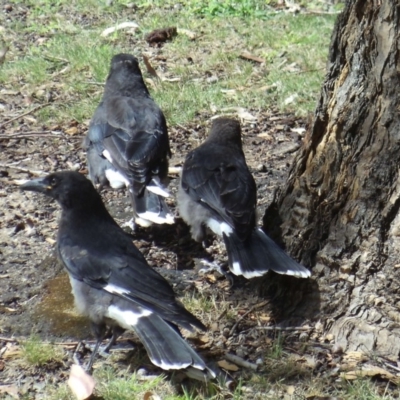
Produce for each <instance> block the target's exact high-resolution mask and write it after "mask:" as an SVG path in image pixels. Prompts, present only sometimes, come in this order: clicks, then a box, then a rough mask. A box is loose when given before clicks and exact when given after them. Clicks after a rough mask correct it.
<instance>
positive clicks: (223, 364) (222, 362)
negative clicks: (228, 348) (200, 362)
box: [217, 360, 239, 371]
mask: <svg viewBox="0 0 400 400" xmlns="http://www.w3.org/2000/svg"><path fill="white" fill-rule="evenodd" d="M217 364H218V366H219V367H221V368H223V369H225V370H227V371H238V370H239V367H238V366H237V365H236V364H232V363H230V362H229V361H226V360H220V361H218V362H217Z"/></svg>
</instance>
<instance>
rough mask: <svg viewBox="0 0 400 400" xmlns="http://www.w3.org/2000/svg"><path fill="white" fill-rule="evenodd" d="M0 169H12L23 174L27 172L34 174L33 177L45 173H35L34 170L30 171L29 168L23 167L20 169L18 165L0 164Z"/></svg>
mask: <svg viewBox="0 0 400 400" xmlns="http://www.w3.org/2000/svg"><path fill="white" fill-rule="evenodd" d="M0 168H10V169H15V170H17V171H21V172H26V173H28V174H32V175H37V176H40V175H44V174H45V172H44V171H35V170H33V169H28V168H23V167H18V166H17V165H12V164H3V163H0Z"/></svg>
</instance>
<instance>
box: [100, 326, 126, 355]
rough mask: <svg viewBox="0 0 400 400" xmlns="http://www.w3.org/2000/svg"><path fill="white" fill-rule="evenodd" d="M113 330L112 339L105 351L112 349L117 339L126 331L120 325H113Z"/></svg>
mask: <svg viewBox="0 0 400 400" xmlns="http://www.w3.org/2000/svg"><path fill="white" fill-rule="evenodd" d="M111 330H112V336H111V338H110V341H109V342H108V344H107V346H106V347H105V348H104V350H103V351H104V352H105V353H108V352H109V351H110V349H111V347H112V346H114V344H115V342H116V341H117V339H118V337H119V336H121V335H122V334H123V333H124V329H122V328H120V327H119V326H116V325H115V326H113V327H112V328H111Z"/></svg>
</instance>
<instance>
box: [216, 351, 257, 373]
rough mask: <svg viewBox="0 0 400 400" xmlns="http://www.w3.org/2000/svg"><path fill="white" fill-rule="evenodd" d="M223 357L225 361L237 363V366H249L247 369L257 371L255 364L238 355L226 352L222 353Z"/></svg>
mask: <svg viewBox="0 0 400 400" xmlns="http://www.w3.org/2000/svg"><path fill="white" fill-rule="evenodd" d="M224 358H225V359H226V360H227V361H230V362H232V363H234V364H236V365H239V367H244V368H249V369H252V370H253V371H257V368H258V365H257V364H253V363H251V362H248V361H246V360H243V358H241V357H239V356H235V355H234V354H229V353H227V354H225V355H224Z"/></svg>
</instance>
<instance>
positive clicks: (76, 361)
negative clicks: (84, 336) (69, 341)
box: [72, 342, 82, 365]
mask: <svg viewBox="0 0 400 400" xmlns="http://www.w3.org/2000/svg"><path fill="white" fill-rule="evenodd" d="M81 347H82V342H79V343H78V344H77V346H76V348H75V351H74V354H73V355H72V360H73V361H74V364H76V365H81V358H82V354H81V353H80V352H79V350H80V349H81Z"/></svg>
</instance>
